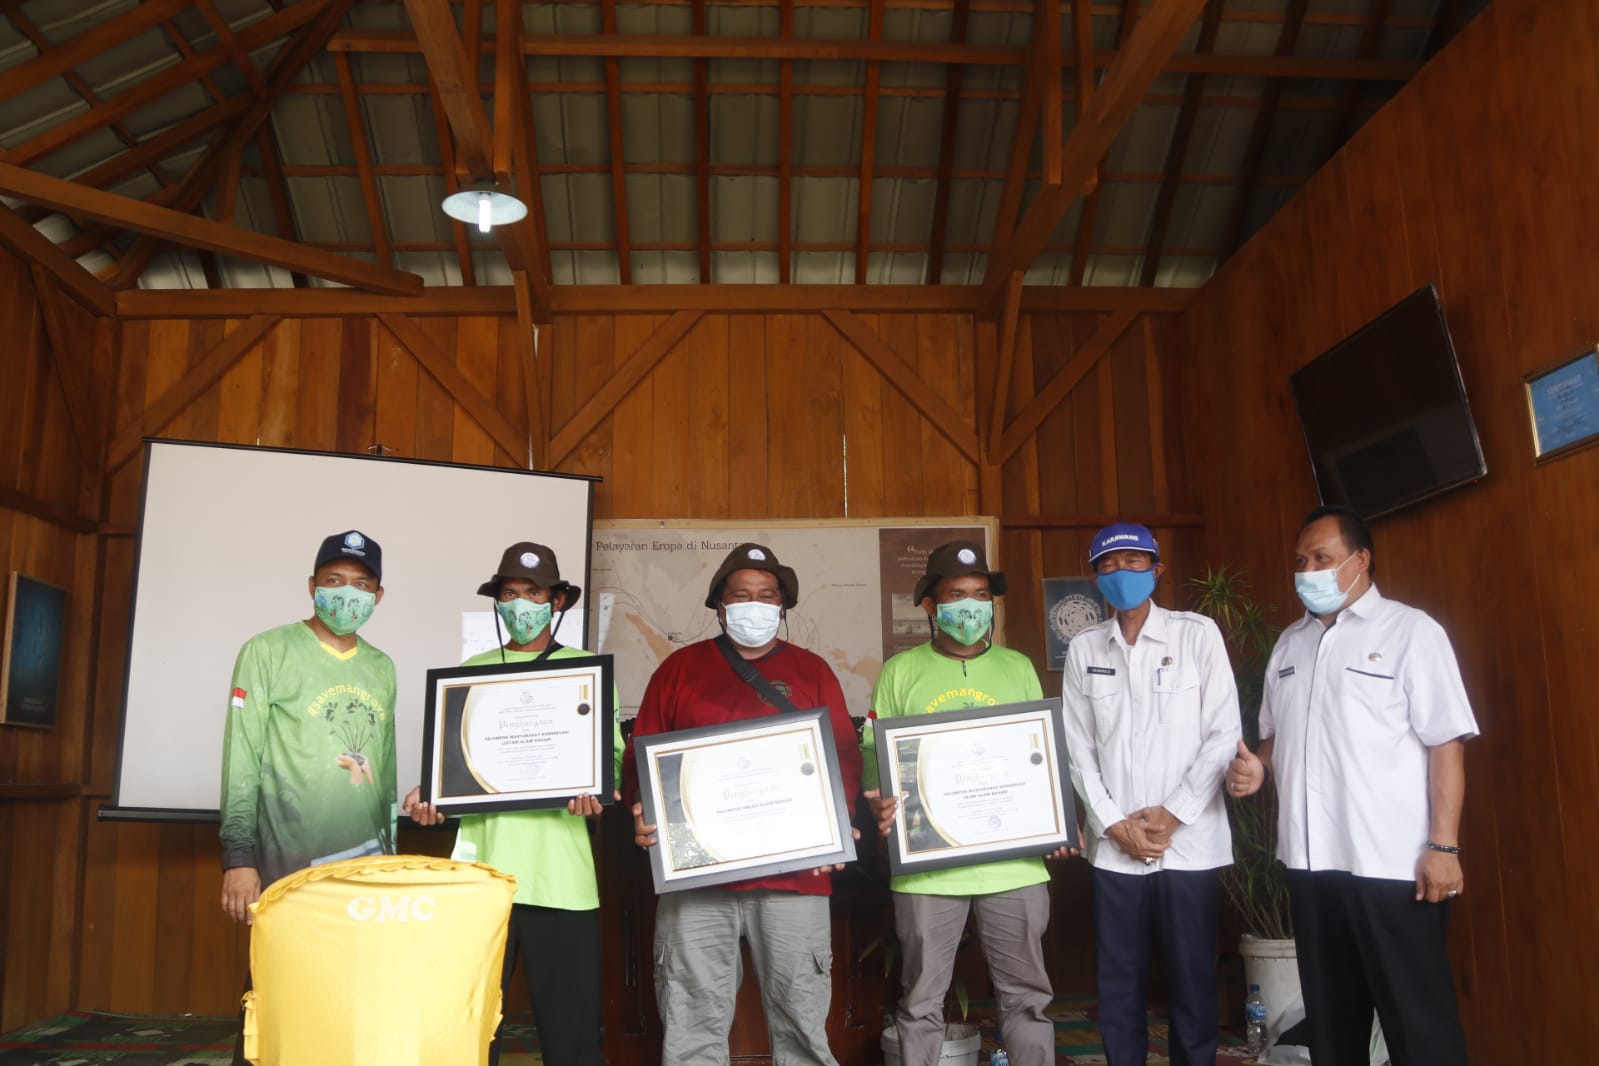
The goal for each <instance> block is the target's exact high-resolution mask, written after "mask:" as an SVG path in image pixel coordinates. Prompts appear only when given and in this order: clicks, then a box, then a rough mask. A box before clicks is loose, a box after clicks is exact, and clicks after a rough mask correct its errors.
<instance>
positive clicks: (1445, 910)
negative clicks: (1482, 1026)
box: [1288, 870, 1466, 1066]
mask: <svg viewBox="0 0 1599 1066" xmlns="http://www.w3.org/2000/svg"><path fill="white" fill-rule="evenodd" d="M1288 905H1289V908H1290V909H1291V910H1292V912H1293V916H1294V940H1295V942H1296V946H1297V950H1298V955H1299V983H1300V985H1301V986H1302V987H1303V989H1304V994H1305V1021H1306V1023H1307V1024H1308V1025H1309V1026H1310V1057H1311V1059H1312V1060H1314V1061H1315V1063H1316V1066H1366V1064H1367V1063H1368V1061H1369V1049H1368V1048H1367V1042H1368V1040H1369V1038H1370V1034H1371V1012H1372V1009H1373V1008H1375V1009H1376V1011H1377V1017H1378V1018H1379V1019H1381V1020H1382V1032H1383V1036H1384V1037H1386V1038H1387V1040H1388V1054H1389V1056H1390V1058H1392V1060H1393V1063H1394V1066H1466V1036H1465V1033H1464V1031H1463V1030H1462V1029H1461V1026H1460V1008H1459V1005H1458V1004H1457V1002H1456V1000H1455V978H1454V973H1453V971H1452V970H1451V969H1450V967H1449V950H1448V948H1447V946H1446V943H1445V941H1446V939H1447V936H1448V932H1449V904H1448V903H1427V902H1426V901H1422V902H1420V903H1417V902H1416V886H1415V883H1414V882H1411V881H1393V880H1386V879H1383V878H1376V877H1356V876H1354V875H1353V874H1349V873H1343V872H1341V871H1316V872H1314V873H1312V872H1310V871H1306V870H1289V871H1288Z"/></svg>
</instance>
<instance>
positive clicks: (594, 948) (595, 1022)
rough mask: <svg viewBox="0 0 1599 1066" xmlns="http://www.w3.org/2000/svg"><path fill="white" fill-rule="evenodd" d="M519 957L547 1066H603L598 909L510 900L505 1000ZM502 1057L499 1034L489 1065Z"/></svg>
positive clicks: (502, 978) (503, 986)
mask: <svg viewBox="0 0 1599 1066" xmlns="http://www.w3.org/2000/svg"><path fill="white" fill-rule="evenodd" d="M519 958H520V959H521V960H522V972H523V975H524V976H525V977H526V978H527V994H528V998H529V999H531V1000H532V1001H533V1021H534V1024H535V1025H537V1026H538V1031H539V1049H540V1051H542V1052H543V1054H544V1062H545V1066H599V1062H600V912H599V911H597V910H592V911H563V910H555V909H553V908H550V907H534V906H530V905H529V904H526V903H514V904H512V905H511V925H510V928H509V929H508V930H507V932H506V936H505V969H504V970H503V971H502V972H501V976H500V992H501V994H502V995H503V996H504V998H505V999H506V1000H507V1001H508V1000H509V999H510V995H511V977H512V973H513V972H514V971H515V969H516V960H517V959H519ZM503 1027H504V1023H501V1028H503ZM499 1061H500V1034H499V1033H498V1032H496V1033H495V1034H494V1042H493V1043H492V1044H490V1045H489V1066H498V1063H499Z"/></svg>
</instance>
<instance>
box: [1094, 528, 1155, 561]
mask: <svg viewBox="0 0 1599 1066" xmlns="http://www.w3.org/2000/svg"><path fill="white" fill-rule="evenodd" d="M1119 551H1135V552H1148V553H1149V554H1151V555H1153V556H1155V557H1156V558H1157V559H1158V558H1160V545H1159V544H1158V543H1156V541H1155V534H1153V533H1151V532H1150V531H1149V529H1148V527H1146V526H1141V525H1139V524H1138V523H1137V522H1112V523H1111V524H1110V525H1108V526H1106V527H1105V528H1104V529H1102V530H1100V531H1099V532H1098V533H1095V534H1094V539H1093V540H1091V541H1089V542H1088V565H1090V566H1092V565H1094V560H1095V559H1098V558H1099V557H1100V556H1101V555H1104V554H1106V553H1107V552H1119Z"/></svg>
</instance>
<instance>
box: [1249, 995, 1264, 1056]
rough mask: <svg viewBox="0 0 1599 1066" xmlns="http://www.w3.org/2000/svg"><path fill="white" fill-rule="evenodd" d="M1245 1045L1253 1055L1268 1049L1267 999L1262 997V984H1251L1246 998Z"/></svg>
mask: <svg viewBox="0 0 1599 1066" xmlns="http://www.w3.org/2000/svg"><path fill="white" fill-rule="evenodd" d="M1244 1046H1245V1050H1247V1051H1248V1052H1249V1054H1250V1055H1251V1056H1258V1055H1259V1054H1260V1053H1261V1052H1262V1051H1265V1050H1266V1001H1265V1000H1264V999H1261V998H1260V986H1259V985H1250V986H1249V998H1248V999H1246V1000H1244Z"/></svg>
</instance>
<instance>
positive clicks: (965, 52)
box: [328, 0, 1421, 81]
mask: <svg viewBox="0 0 1599 1066" xmlns="http://www.w3.org/2000/svg"><path fill="white" fill-rule="evenodd" d="M406 2H407V3H416V2H419V0H406ZM493 45H494V42H493V41H490V40H488V39H485V40H484V42H483V48H484V49H492V48H493ZM328 48H329V50H330V51H346V52H383V53H389V54H396V55H398V54H405V53H411V52H420V51H421V50H422V46H421V45H420V43H418V41H417V38H416V36H415V35H414V34H413V33H411V32H410V31H408V30H345V31H342V32H340V33H338V34H336V35H335V36H334V38H333V40H331V41H329V42H328ZM522 51H523V53H524V54H525V55H535V56H585V57H589V58H601V59H631V58H636V59H801V60H810V59H822V60H853V61H856V62H863V63H864V62H872V61H876V62H879V63H963V64H968V65H976V66H994V67H1014V66H1020V65H1021V64H1022V63H1024V62H1026V59H1027V50H1026V49H1025V48H1017V47H1014V46H1011V45H991V44H960V45H956V44H944V43H939V42H937V41H897V40H884V41H867V40H860V39H856V40H850V39H846V38H839V39H833V38H817V37H796V38H791V39H789V40H783V39H782V38H779V37H732V36H726V37H724V36H703V37H702V36H695V35H692V34H623V33H593V34H571V33H568V34H559V33H557V34H537V35H528V36H526V37H525V38H524V39H523V41H522ZM1120 58H1121V53H1120V52H1117V51H1108V52H1095V53H1094V66H1096V67H1099V68H1102V69H1108V68H1110V67H1112V66H1114V65H1115V64H1116V62H1117V61H1118V60H1119V59H1120ZM1160 69H1161V70H1162V71H1164V72H1166V73H1176V74H1235V75H1240V76H1245V77H1255V78H1309V79H1326V80H1334V81H1346V80H1348V81H1408V80H1409V79H1410V78H1411V77H1412V76H1414V75H1415V73H1416V71H1418V70H1420V69H1421V64H1420V63H1419V62H1416V61H1414V60H1403V59H1336V58H1318V57H1312V56H1305V57H1293V58H1291V59H1282V58H1279V57H1276V56H1239V55H1198V54H1195V53H1190V52H1173V53H1172V54H1171V55H1169V56H1167V57H1166V59H1165V61H1164V63H1163V64H1162V67H1161V68H1160Z"/></svg>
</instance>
